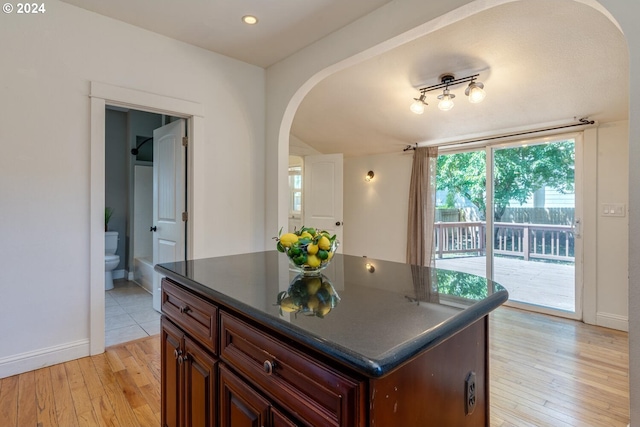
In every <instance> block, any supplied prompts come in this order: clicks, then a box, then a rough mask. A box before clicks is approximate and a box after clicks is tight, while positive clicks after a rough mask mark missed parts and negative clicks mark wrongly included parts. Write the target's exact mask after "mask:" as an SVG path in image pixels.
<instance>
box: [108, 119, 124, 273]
mask: <svg viewBox="0 0 640 427" xmlns="http://www.w3.org/2000/svg"><path fill="white" fill-rule="evenodd" d="M105 116H106V118H105V137H104V145H105V195H104V199H105V206H108V207H109V208H111V209H112V212H113V213H112V215H111V220H110V221H109V231H116V232H117V233H118V247H117V249H116V254H117V255H119V256H120V263H119V264H118V265H117V266H116V268H115V269H114V272H113V275H114V278H122V277H123V275H124V270H125V269H128V267H129V265H130V264H129V262H127V245H126V241H127V229H128V228H129V227H128V217H129V208H128V204H129V203H128V201H129V185H128V184H129V182H128V181H129V180H128V175H129V174H128V173H127V169H128V166H129V164H128V162H127V160H128V159H127V148H128V146H129V144H128V143H127V114H126V113H124V112H122V111H114V110H107V111H106V112H105Z"/></svg>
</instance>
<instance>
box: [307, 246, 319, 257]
mask: <svg viewBox="0 0 640 427" xmlns="http://www.w3.org/2000/svg"><path fill="white" fill-rule="evenodd" d="M307 253H308V254H309V255H315V254H317V253H318V245H314V244H313V243H312V244H310V245H309V246H307Z"/></svg>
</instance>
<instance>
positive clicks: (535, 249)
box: [433, 221, 574, 261]
mask: <svg viewBox="0 0 640 427" xmlns="http://www.w3.org/2000/svg"><path fill="white" fill-rule="evenodd" d="M433 228H434V238H435V247H436V253H437V256H438V258H443V257H444V256H445V255H447V254H464V253H475V254H477V255H479V256H482V255H485V252H486V251H485V249H486V228H487V225H486V223H485V222H484V221H476V222H436V223H434V227H433ZM494 228H495V231H496V232H495V236H494V244H493V252H494V254H500V255H506V256H515V257H520V258H523V259H524V260H529V259H531V258H539V259H550V260H558V261H574V253H573V248H574V234H573V227H571V226H569V225H549V224H516V223H511V222H496V223H494Z"/></svg>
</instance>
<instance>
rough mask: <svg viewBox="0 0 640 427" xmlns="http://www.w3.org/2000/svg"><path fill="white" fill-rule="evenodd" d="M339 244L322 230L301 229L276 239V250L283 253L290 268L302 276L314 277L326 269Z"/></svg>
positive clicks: (334, 237)
mask: <svg viewBox="0 0 640 427" xmlns="http://www.w3.org/2000/svg"><path fill="white" fill-rule="evenodd" d="M339 244H340V242H338V240H337V239H336V235H335V234H334V235H333V236H332V235H331V234H330V233H328V232H327V231H324V230H316V229H315V228H312V227H302V228H301V229H300V230H294V231H293V232H290V233H285V234H282V229H281V230H280V234H279V235H278V237H276V249H277V250H278V251H280V252H282V253H285V254H286V255H287V257H288V258H289V263H290V264H291V267H292V268H293V269H295V270H297V271H300V272H301V273H302V274H303V275H308V276H316V275H319V274H320V272H321V271H322V270H323V269H324V268H326V267H327V266H328V265H329V263H330V262H331V259H332V258H333V255H334V254H335V253H336V250H337V249H338V245H339Z"/></svg>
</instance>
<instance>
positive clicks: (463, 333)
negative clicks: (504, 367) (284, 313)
mask: <svg viewBox="0 0 640 427" xmlns="http://www.w3.org/2000/svg"><path fill="white" fill-rule="evenodd" d="M162 288H163V293H162V302H163V304H162V311H163V313H164V316H163V317H162V425H163V426H165V427H183V426H188V427H192V426H193V427H195V426H198V427H200V426H206V427H208V426H220V427H245V426H246V427H340V426H343V427H366V426H383V427H391V426H403V427H412V426H415V427H418V426H419V427H484V426H486V425H488V422H489V392H488V357H487V345H488V332H487V328H488V318H487V316H486V315H484V316H480V317H479V318H478V319H477V320H475V321H474V322H472V323H470V324H469V325H467V326H465V327H464V328H462V329H461V330H459V331H458V332H456V333H454V334H452V335H451V336H449V337H448V338H446V339H444V340H443V341H441V342H439V343H438V344H437V345H435V346H432V347H430V348H429V349H427V350H424V351H419V352H417V353H416V354H414V355H411V356H410V357H408V358H407V360H406V362H404V363H403V364H402V365H400V366H399V367H397V368H395V369H393V370H391V371H390V372H387V373H385V374H384V375H381V376H377V377H376V376H368V375H365V374H363V373H361V372H359V371H357V370H354V369H351V368H350V367H349V366H348V365H345V364H342V363H339V362H336V361H334V360H333V359H332V358H331V357H330V355H327V354H324V353H321V352H318V351H316V350H315V349H314V348H311V347H308V346H305V345H304V344H302V343H300V342H297V341H296V340H293V339H291V338H289V337H286V336H284V335H283V334H282V333H281V332H280V331H278V330H276V329H275V328H272V327H270V326H266V325H265V324H263V323H260V322H257V321H256V320H255V319H253V318H251V317H250V316H247V315H244V314H243V313H242V312H240V311H238V310H237V309H234V308H233V307H228V306H226V305H225V304H224V303H223V302H218V301H217V300H216V299H215V298H212V299H211V300H207V299H205V298H206V296H205V295H203V294H201V293H199V292H196V291H191V290H189V288H188V287H187V286H181V285H179V284H177V283H174V282H172V281H170V280H168V279H164V280H163V283H162ZM214 301H215V302H216V303H214Z"/></svg>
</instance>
